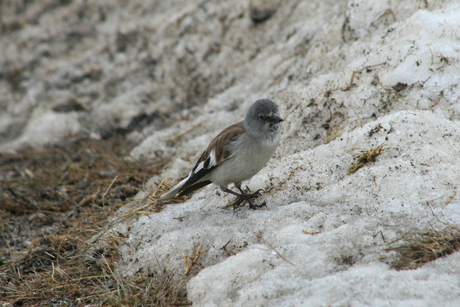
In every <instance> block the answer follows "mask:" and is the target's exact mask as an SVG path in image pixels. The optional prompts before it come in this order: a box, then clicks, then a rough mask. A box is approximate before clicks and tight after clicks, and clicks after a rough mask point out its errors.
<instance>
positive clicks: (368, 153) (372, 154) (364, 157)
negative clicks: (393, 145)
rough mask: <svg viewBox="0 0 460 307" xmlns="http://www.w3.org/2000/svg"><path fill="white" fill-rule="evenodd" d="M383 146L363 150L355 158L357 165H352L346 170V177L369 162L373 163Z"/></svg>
mask: <svg viewBox="0 0 460 307" xmlns="http://www.w3.org/2000/svg"><path fill="white" fill-rule="evenodd" d="M384 146H385V145H384V144H382V145H379V146H377V147H375V148H374V149H369V150H363V151H361V153H360V154H359V155H357V156H356V159H357V160H358V163H356V164H353V165H352V166H351V167H350V169H349V170H348V175H351V174H354V173H356V172H357V171H358V170H359V169H360V168H361V167H363V166H365V165H366V164H368V163H370V162H375V159H376V158H377V157H378V156H379V155H380V154H381V153H382V151H383V147H384Z"/></svg>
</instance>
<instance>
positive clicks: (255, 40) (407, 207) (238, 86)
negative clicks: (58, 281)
mask: <svg viewBox="0 0 460 307" xmlns="http://www.w3.org/2000/svg"><path fill="white" fill-rule="evenodd" d="M253 5H254V6H259V7H261V8H274V9H275V10H276V11H275V13H274V15H273V16H272V17H271V18H269V19H268V20H267V21H266V22H264V23H262V24H258V25H254V24H253V23H252V22H251V20H250V18H249V12H250V9H251V8H250V6H249V4H247V2H246V1H217V2H206V1H205V2H203V1H187V5H184V4H183V2H181V1H171V2H169V3H168V4H166V2H165V3H151V4H146V3H144V2H143V1H132V2H130V4H126V3H124V2H117V1H108V0H107V1H102V2H100V3H98V4H87V3H85V2H84V1H75V2H72V3H71V4H69V5H67V6H63V7H61V8H58V9H55V10H56V12H57V13H56V14H44V16H43V17H42V18H40V19H39V22H37V23H35V24H28V25H27V26H26V27H25V28H23V29H21V30H20V31H17V32H15V33H13V34H11V35H7V36H5V38H3V37H2V41H0V48H1V52H0V54H1V63H2V76H3V78H2V79H1V80H0V92H1V93H2V95H1V98H0V108H1V110H2V112H1V113H0V123H1V124H0V129H1V130H0V150H1V151H14V150H17V149H18V148H21V147H22V146H24V145H33V146H39V145H43V144H47V143H54V142H57V141H59V140H61V139H63V138H66V137H69V136H74V135H79V134H88V135H90V134H91V135H94V133H101V134H102V133H104V132H107V131H109V132H110V131H113V130H114V129H117V128H120V127H121V128H127V127H128V128H129V127H130V123H132V119H133V118H135V116H136V115H139V114H142V113H144V114H158V116H157V117H154V116H152V118H154V120H153V122H151V123H150V124H148V125H145V126H141V127H137V128H136V129H132V130H129V129H128V134H127V137H128V138H130V139H131V140H134V141H138V142H139V145H138V146H137V147H136V148H134V149H133V151H132V152H131V155H130V158H141V157H142V158H150V157H158V156H160V157H164V158H172V161H171V163H170V167H169V168H168V169H167V170H165V172H164V173H163V174H162V175H161V176H159V177H155V178H152V180H150V181H149V182H148V183H147V184H146V186H145V192H143V193H140V194H139V195H138V199H142V198H143V197H145V196H146V195H148V194H149V193H150V192H151V191H153V190H154V189H155V186H156V184H157V183H158V182H159V181H160V180H161V179H162V178H166V177H168V178H173V179H179V178H180V177H181V176H184V175H185V174H186V173H187V171H188V170H189V169H190V167H191V166H192V165H193V164H194V162H195V160H196V159H197V158H198V157H199V155H200V154H201V152H200V151H201V150H202V149H203V148H204V147H205V146H206V145H207V144H208V142H209V141H210V140H211V139H212V138H213V137H214V136H215V135H216V134H217V133H218V132H219V131H220V130H221V129H223V128H224V127H226V126H227V125H230V124H232V123H234V122H236V121H239V120H241V119H242V118H243V117H244V114H245V112H246V110H247V108H248V107H249V106H250V105H251V104H252V103H253V102H254V101H255V100H257V99H259V98H270V99H273V100H274V101H275V102H276V103H277V104H278V105H279V106H280V111H281V114H282V115H283V116H284V117H285V118H286V121H285V123H284V127H283V136H282V143H281V145H280V147H279V149H278V150H277V152H276V153H275V156H274V157H273V159H272V160H271V161H270V163H269V165H267V167H266V168H264V169H263V170H262V171H261V172H260V173H259V174H257V175H256V176H255V177H254V178H253V179H251V180H250V181H249V182H248V183H247V185H248V186H249V188H251V189H252V190H257V189H260V188H263V189H266V190H268V192H267V193H265V195H264V196H263V198H261V199H258V202H262V201H266V202H267V207H264V208H262V209H260V210H256V211H252V210H248V209H247V208H242V209H239V210H238V211H237V212H235V213H234V212H233V211H232V210H231V209H230V210H229V209H225V208H224V207H225V206H226V205H227V204H228V203H229V202H230V201H231V200H232V197H230V196H228V195H225V194H224V193H222V192H221V191H219V189H217V188H216V187H214V186H208V187H206V188H204V189H202V190H200V191H198V192H196V193H195V194H194V195H193V197H192V198H191V199H190V200H188V201H187V202H185V203H182V204H171V205H168V206H166V207H165V209H164V210H163V211H162V212H160V213H158V214H152V215H149V216H143V217H140V218H139V219H138V220H135V221H131V222H129V223H128V222H127V223H120V225H118V226H117V227H115V229H116V231H119V232H123V233H124V234H125V235H126V236H127V238H126V240H125V242H123V244H121V245H120V251H121V253H122V259H120V266H119V268H118V270H119V272H120V273H122V274H125V275H129V274H135V273H137V272H140V271H142V272H152V273H156V272H162V271H164V270H166V271H169V272H173V273H175V274H176V275H177V276H178V278H181V277H182V276H183V272H184V264H183V259H182V256H183V254H184V253H186V252H190V251H191V250H192V249H193V248H194V247H199V248H203V249H207V252H206V253H204V254H203V255H202V256H201V258H200V263H201V265H202V268H195V271H193V273H194V274H196V273H197V275H196V276H194V277H192V278H191V279H190V281H189V282H188V285H187V289H188V296H189V299H190V300H191V301H192V302H193V305H194V306H277V305H281V306H434V305H438V306H458V305H460V270H459V266H458V262H459V261H460V256H459V255H460V253H459V252H456V253H453V254H452V255H449V256H447V257H444V258H441V259H438V260H436V261H434V262H432V263H429V264H427V265H425V266H423V267H421V268H419V269H417V270H411V271H396V270H394V269H392V268H391V261H392V259H394V256H395V254H394V252H391V251H388V247H390V246H392V245H391V242H393V241H395V240H398V239H400V238H401V237H403V236H405V235H411V234H414V233H416V232H417V231H420V230H421V229H429V228H432V227H434V228H436V229H442V228H444V227H445V226H446V224H451V225H454V226H457V227H460V198H459V196H458V195H460V193H457V192H458V187H459V186H460V172H459V166H460V151H459V148H460V137H459V136H460V122H459V121H460V101H459V99H460V98H459V97H460V86H459V83H460V82H459V81H460V74H459V73H458V72H459V71H460V34H459V31H458V29H459V28H460V19H459V18H458V16H460V4H459V3H458V2H457V1H441V0H439V1H428V2H424V1H416V0H412V1H411V0H407V1H383V0H378V1H372V2H371V1H360V0H355V1H353V0H350V1H319V0H318V1H294V0H292V1H254V3H253ZM82 9H84V11H85V12H88V13H87V15H85V14H83V13H82V16H83V17H81V16H80V18H83V19H85V18H86V19H85V22H83V23H82V22H80V21H79V20H78V18H76V17H72V18H70V19H69V16H74V15H76V14H74V12H75V11H78V10H82ZM95 12H99V13H95ZM29 13H30V14H29ZM58 13H59V14H58ZM28 14H29V15H27V14H26V15H25V18H32V17H33V16H34V15H33V12H28ZM30 16H32V17H30ZM78 16H79V15H78ZM56 24H66V25H69V27H73V28H71V29H70V28H69V29H67V28H65V27H62V29H66V30H62V29H61V28H59V27H56V26H55V25H56ZM71 30H73V32H72V31H71ZM60 31H63V32H60ZM66 44H68V45H66ZM70 45H71V46H72V48H69V47H67V48H66V46H70ZM37 59H39V60H38V61H37ZM11 63H13V64H14V65H13V64H11ZM31 63H35V64H33V65H32V64H31ZM15 67H16V68H15ZM17 67H19V68H21V67H23V68H29V67H32V69H33V70H32V71H31V72H23V73H22V75H21V76H22V78H21V79H20V81H19V88H22V89H23V90H18V89H12V86H13V84H12V83H11V82H12V81H11V79H8V80H9V81H8V82H10V83H11V84H10V83H8V82H7V78H6V77H5V76H7V75H8V73H10V72H11V71H15V70H14V69H17ZM13 81H14V80H13ZM69 101H71V102H72V101H73V102H76V103H77V105H78V106H80V107H78V108H75V110H71V111H70V112H60V111H56V110H60V108H56V106H62V105H66V104H68V103H69ZM70 105H72V104H70ZM154 112H157V113H154ZM184 131H187V133H185V134H184V135H183V136H182V137H181V138H179V141H178V142H176V143H173V144H172V143H171V142H166V141H165V139H168V138H170V137H172V136H175V135H178V134H179V133H181V132H184ZM382 144H383V145H384V149H383V152H382V154H381V155H380V156H379V157H377V159H376V161H375V162H373V163H370V164H368V165H366V166H365V167H363V168H362V169H360V170H358V171H357V172H356V173H355V174H353V175H348V174H347V173H348V169H349V167H350V165H351V164H352V163H353V162H354V161H355V160H354V157H355V156H356V155H357V154H358V153H359V152H360V151H361V150H366V149H372V148H375V147H377V146H379V145H382ZM129 205H130V206H132V205H133V204H129ZM122 210H125V209H122Z"/></svg>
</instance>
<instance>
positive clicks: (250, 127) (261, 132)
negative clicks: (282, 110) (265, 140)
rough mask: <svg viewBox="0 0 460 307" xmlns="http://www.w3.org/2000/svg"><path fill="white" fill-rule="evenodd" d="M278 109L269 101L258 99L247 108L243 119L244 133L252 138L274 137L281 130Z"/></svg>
mask: <svg viewBox="0 0 460 307" xmlns="http://www.w3.org/2000/svg"><path fill="white" fill-rule="evenodd" d="M282 121H283V119H282V118H281V116H280V114H279V111H278V107H277V106H276V104H275V103H274V102H273V101H271V100H269V99H260V100H257V101H256V102H254V104H253V105H252V106H251V107H250V108H249V110H248V112H247V113H246V117H245V119H244V128H245V130H246V133H248V134H251V135H254V136H261V137H264V136H267V135H270V136H275V135H277V134H278V132H279V131H280V130H281V122H282Z"/></svg>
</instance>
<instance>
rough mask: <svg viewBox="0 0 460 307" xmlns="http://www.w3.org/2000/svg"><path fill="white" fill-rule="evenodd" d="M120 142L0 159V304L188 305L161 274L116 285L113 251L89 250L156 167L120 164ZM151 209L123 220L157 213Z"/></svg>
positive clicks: (149, 205)
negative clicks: (91, 241)
mask: <svg viewBox="0 0 460 307" xmlns="http://www.w3.org/2000/svg"><path fill="white" fill-rule="evenodd" d="M129 150H130V146H129V144H126V143H125V142H124V140H123V139H122V138H121V137H120V138H113V139H110V140H90V139H83V140H79V141H74V142H68V143H65V144H61V145H59V146H53V147H49V148H46V149H42V150H34V149H26V150H23V151H22V152H20V153H18V154H14V155H12V154H1V155H0V203H1V209H0V219H1V223H0V302H10V303H12V304H13V305H15V306H86V305H90V306H173V305H188V304H189V303H188V301H187V300H186V292H185V284H184V283H183V282H180V281H175V280H174V279H173V277H172V275H170V274H168V273H167V272H164V273H162V274H159V275H155V276H149V275H147V274H136V275H135V276H129V277H123V276H120V275H119V274H117V272H116V271H115V270H114V269H115V268H116V265H117V260H118V244H119V243H120V242H121V241H122V240H123V238H120V237H115V236H113V235H112V236H109V240H108V244H107V245H105V246H95V245H94V244H91V243H90V240H89V239H90V238H92V237H93V236H94V235H96V234H99V233H101V232H103V231H104V229H105V228H106V227H107V224H108V218H110V217H112V216H114V215H115V213H116V212H117V210H118V209H119V208H120V207H121V206H122V205H124V204H125V203H127V202H129V201H130V200H131V198H132V197H133V196H134V195H136V193H137V192H138V191H139V188H140V187H142V185H143V183H144V182H145V181H147V180H148V179H149V178H150V177H151V176H152V175H153V174H156V173H158V172H160V171H161V169H162V168H163V167H164V165H165V163H164V162H163V161H150V163H147V162H146V161H135V162H128V161H126V160H125V159H124V158H123V157H125V156H126V155H127V154H128V153H129ZM154 206H155V201H154V200H151V201H147V202H146V203H145V206H144V207H143V208H142V210H139V209H137V208H136V209H134V210H133V212H131V213H130V214H131V215H133V214H143V213H145V212H148V213H151V212H158V211H160V210H161V208H160V209H159V208H155V207H154Z"/></svg>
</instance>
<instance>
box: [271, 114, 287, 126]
mask: <svg viewBox="0 0 460 307" xmlns="http://www.w3.org/2000/svg"><path fill="white" fill-rule="evenodd" d="M282 121H284V119H282V118H281V116H279V115H278V114H276V113H274V114H273V115H272V116H270V123H272V124H277V123H279V122H282Z"/></svg>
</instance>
